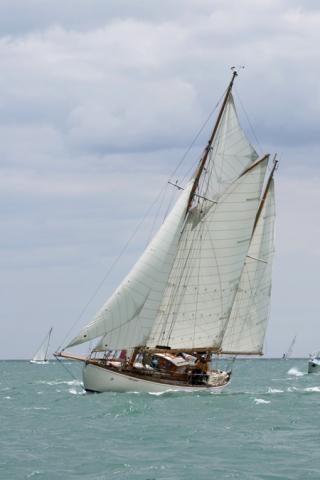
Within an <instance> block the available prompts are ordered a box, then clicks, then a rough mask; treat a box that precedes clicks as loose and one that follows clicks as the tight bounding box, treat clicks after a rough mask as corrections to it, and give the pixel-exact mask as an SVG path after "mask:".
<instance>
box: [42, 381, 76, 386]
mask: <svg viewBox="0 0 320 480" xmlns="http://www.w3.org/2000/svg"><path fill="white" fill-rule="evenodd" d="M37 383H44V384H45V385H62V384H65V385H76V386H82V382H81V381H80V380H69V381H67V380H52V381H51V382H47V381H44V380H40V381H39V382H37Z"/></svg>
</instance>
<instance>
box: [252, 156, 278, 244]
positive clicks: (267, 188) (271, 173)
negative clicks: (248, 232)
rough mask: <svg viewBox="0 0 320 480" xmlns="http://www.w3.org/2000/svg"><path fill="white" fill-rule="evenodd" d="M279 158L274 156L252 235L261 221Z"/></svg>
mask: <svg viewBox="0 0 320 480" xmlns="http://www.w3.org/2000/svg"><path fill="white" fill-rule="evenodd" d="M276 158H277V155H275V156H274V159H273V167H272V170H271V172H270V175H269V178H268V181H267V185H266V188H265V189H264V192H263V195H262V199H261V202H260V205H259V208H258V211H257V215H256V218H255V221H254V224H253V229H252V236H253V234H254V232H255V229H256V226H257V224H258V221H259V218H260V215H261V212H262V209H263V206H264V204H265V201H266V198H267V195H268V191H269V189H270V185H271V180H272V178H273V174H274V172H275V170H276V168H277V165H278V163H279V162H278V160H277V159H276Z"/></svg>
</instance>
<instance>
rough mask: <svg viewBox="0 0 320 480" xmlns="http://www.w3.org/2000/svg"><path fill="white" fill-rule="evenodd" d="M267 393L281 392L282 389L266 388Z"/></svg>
mask: <svg viewBox="0 0 320 480" xmlns="http://www.w3.org/2000/svg"><path fill="white" fill-rule="evenodd" d="M268 393H283V390H279V389H277V388H270V387H269V388H268Z"/></svg>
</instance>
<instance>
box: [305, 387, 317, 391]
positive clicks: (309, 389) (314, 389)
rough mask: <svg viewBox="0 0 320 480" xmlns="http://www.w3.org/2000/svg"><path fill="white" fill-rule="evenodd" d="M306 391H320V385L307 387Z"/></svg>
mask: <svg viewBox="0 0 320 480" xmlns="http://www.w3.org/2000/svg"><path fill="white" fill-rule="evenodd" d="M303 390H304V391H305V392H320V387H307V388H304V389H303Z"/></svg>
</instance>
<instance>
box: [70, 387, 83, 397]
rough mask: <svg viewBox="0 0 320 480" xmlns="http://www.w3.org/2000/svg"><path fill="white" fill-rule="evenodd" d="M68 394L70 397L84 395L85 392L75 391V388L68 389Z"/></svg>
mask: <svg viewBox="0 0 320 480" xmlns="http://www.w3.org/2000/svg"><path fill="white" fill-rule="evenodd" d="M68 391H69V393H71V395H85V393H86V392H85V390H80V391H79V390H77V389H76V388H69V390H68Z"/></svg>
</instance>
